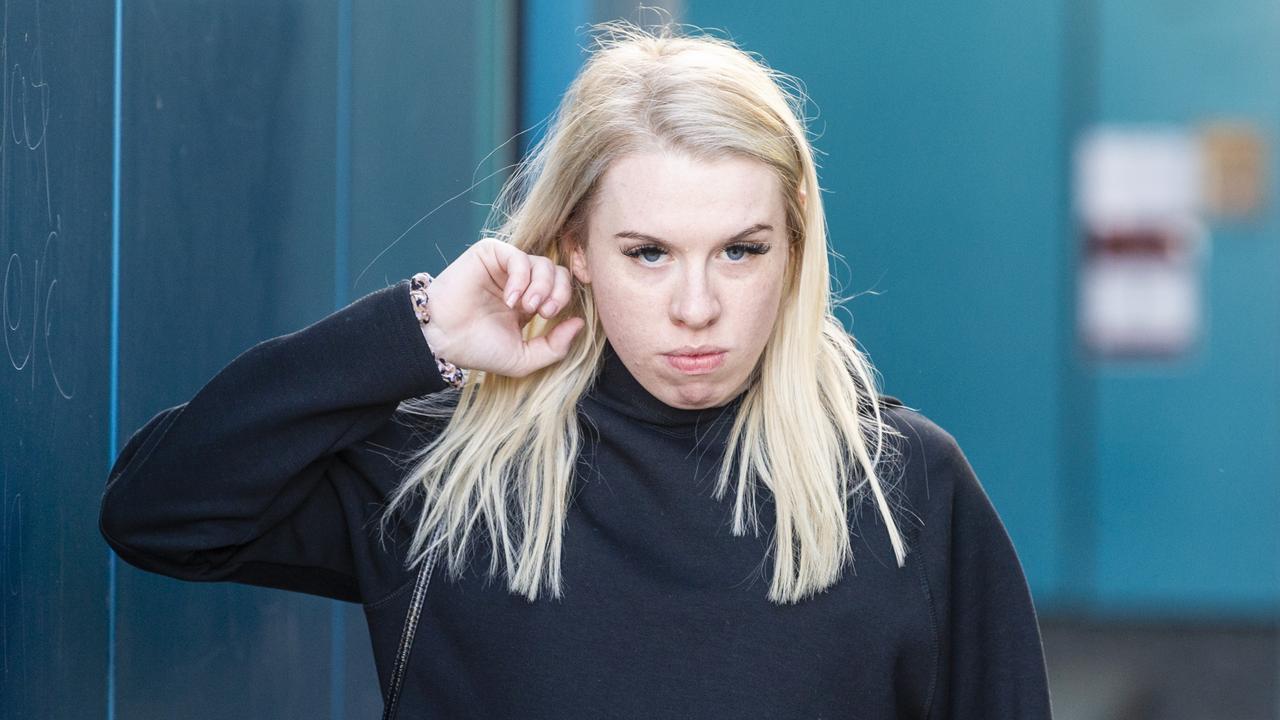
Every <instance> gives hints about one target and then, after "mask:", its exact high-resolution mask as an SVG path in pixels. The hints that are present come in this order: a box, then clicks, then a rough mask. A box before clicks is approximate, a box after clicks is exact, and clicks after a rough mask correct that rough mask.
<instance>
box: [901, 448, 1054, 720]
mask: <svg viewBox="0 0 1280 720" xmlns="http://www.w3.org/2000/svg"><path fill="white" fill-rule="evenodd" d="M935 427H936V426H935ZM934 435H935V436H934V438H933V440H934V442H935V443H936V444H935V445H934V447H935V448H937V449H936V450H935V449H933V448H931V450H930V453H931V454H933V453H937V455H936V457H937V458H938V459H937V460H935V461H930V462H929V480H930V483H929V484H930V486H931V487H932V488H933V490H934V492H935V493H937V497H936V499H935V502H936V504H935V505H934V508H933V509H934V512H933V513H932V517H930V518H928V519H927V520H926V525H925V528H924V529H923V531H922V532H923V537H924V538H925V547H924V548H923V551H924V552H925V553H928V555H929V556H930V557H932V558H933V559H934V561H933V562H931V563H930V568H929V573H928V574H929V581H928V582H929V585H930V588H931V594H932V595H933V598H932V600H933V602H934V604H935V609H936V612H937V623H938V627H939V633H938V634H939V638H938V640H939V648H938V650H939V667H938V677H937V681H936V688H935V692H934V696H933V703H932V710H931V712H930V714H929V717H930V718H938V719H946V720H984V719H986V718H1010V719H1011V720H1012V719H1014V718H1016V719H1017V720H1049V718H1051V717H1052V715H1051V711H1050V697H1049V685H1048V679H1047V673H1046V668H1045V659H1044V648H1043V645H1042V641H1041V637H1040V627H1039V623H1038V621H1037V618H1036V611H1035V607H1034V605H1033V603H1032V599H1031V592H1030V589H1029V588H1028V585H1027V580H1026V577H1025V575H1024V574H1023V570H1022V565H1021V563H1020V561H1019V560H1018V556H1017V553H1016V552H1015V550H1014V546H1013V542H1012V541H1011V540H1010V538H1009V534H1008V532H1007V531H1006V530H1005V526H1004V523H1003V522H1002V521H1001V520H1000V517H999V515H998V514H997V513H996V510H995V507H994V506H993V505H992V504H991V500H990V498H989V497H988V496H987V493H986V491H985V490H984V489H983V487H982V484H981V483H980V482H979V480H978V477H977V475H976V474H975V473H974V471H973V467H972V466H971V465H970V464H969V461H968V459H967V458H966V457H965V455H964V453H963V452H962V451H961V449H960V447H959V445H958V444H956V441H955V439H954V438H953V437H952V436H951V435H950V434H948V433H946V432H945V431H941V430H938V431H936V433H934ZM944 488H945V489H946V491H945V492H938V491H939V490H941V489H944Z"/></svg>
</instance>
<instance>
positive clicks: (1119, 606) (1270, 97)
mask: <svg viewBox="0 0 1280 720" xmlns="http://www.w3.org/2000/svg"><path fill="white" fill-rule="evenodd" d="M1099 7H1100V16H1099V17H1100V24H1099V27H1100V30H1101V32H1100V36H1099V49H1100V56H1101V62H1100V69H1101V73H1100V82H1099V85H1098V100H1097V103H1098V109H1099V113H1098V114H1099V119H1100V120H1101V121H1106V122H1118V123H1147V122H1155V123H1175V124H1179V125H1184V126H1186V127H1189V128H1190V127H1194V126H1195V124H1197V123H1199V122H1201V121H1205V120H1210V119H1214V118H1228V119H1236V120H1245V121H1250V122H1253V123H1255V124H1256V127H1257V129H1258V130H1259V131H1261V132H1262V133H1263V134H1264V135H1266V136H1268V137H1269V140H1270V142H1271V143H1272V144H1271V151H1270V157H1269V158H1268V161H1267V163H1266V165H1267V173H1268V175H1269V177H1270V178H1272V179H1273V180H1272V182H1271V183H1270V186H1269V188H1268V191H1267V195H1266V198H1265V206H1264V208H1263V211H1262V212H1261V213H1260V214H1259V216H1258V217H1257V218H1256V220H1253V221H1249V222H1230V223H1228V222H1222V221H1211V222H1210V225H1209V230H1210V234H1211V239H1210V247H1211V252H1210V254H1209V257H1208V262H1207V264H1206V265H1205V270H1204V275H1203V280H1202V284H1201V288H1202V292H1203V294H1204V298H1205V316H1204V331H1205V332H1204V336H1203V340H1202V342H1201V344H1200V345H1199V346H1198V347H1197V348H1196V349H1195V351H1194V352H1192V353H1191V354H1190V355H1189V356H1188V357H1186V358H1184V359H1181V360H1179V361H1176V362H1173V363H1159V364H1157V363H1110V364H1105V365H1101V366H1099V368H1098V391H1099V404H1098V426H1097V436H1096V441H1095V446H1096V451H1097V455H1098V458H1099V461H1098V473H1099V487H1100V495H1099V499H1098V500H1099V505H1098V511H1099V514H1098V525H1099V533H1100V535H1099V537H1100V546H1099V548H1100V552H1099V556H1098V568H1097V571H1098V572H1097V602H1098V604H1099V607H1100V609H1103V610H1105V611H1106V612H1108V613H1116V614H1121V613H1122V614H1134V615H1144V616H1150V615H1178V616H1215V615H1224V614H1229V615H1233V616H1238V617H1255V616H1256V617H1271V618H1275V617H1277V616H1280V480H1278V478H1280V359H1278V358H1277V354H1278V353H1280V322H1277V317H1278V315H1277V308H1280V274H1278V273H1277V268H1280V215H1278V214H1277V205H1278V204H1280V203H1278V201H1280V195H1278V194H1277V193H1278V189H1277V184H1276V183H1275V182H1274V178H1275V177H1277V173H1276V170H1277V167H1276V160H1275V149H1276V142H1277V140H1280V136H1278V135H1277V133H1276V130H1277V129H1280V93H1277V86H1276V81H1277V78H1280V5H1277V4H1276V3H1275V2H1273V1H1271V0H1232V1H1231V2H1225V3H1196V2H1189V1H1188V0H1178V1H1175V2H1166V1H1163V0H1162V1H1159V2H1157V1H1156V0H1105V1H1103V2H1101V4H1100V6H1099Z"/></svg>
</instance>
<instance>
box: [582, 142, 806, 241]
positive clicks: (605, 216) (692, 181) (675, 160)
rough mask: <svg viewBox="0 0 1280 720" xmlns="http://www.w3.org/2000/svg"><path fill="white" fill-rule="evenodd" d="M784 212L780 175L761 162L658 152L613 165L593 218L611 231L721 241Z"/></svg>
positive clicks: (607, 230)
mask: <svg viewBox="0 0 1280 720" xmlns="http://www.w3.org/2000/svg"><path fill="white" fill-rule="evenodd" d="M783 211H784V207H783V201H782V193H781V188H780V183H779V181H778V177H777V175H776V174H775V172H774V170H773V168H771V167H769V166H768V165H766V164H765V163H763V162H761V161H759V160H755V159H753V158H746V157H741V156H727V157H723V158H718V159H715V160H700V159H695V158H693V157H691V156H690V155H688V154H686V153H680V152H668V151H658V150H655V151H646V152H642V153H632V154H629V155H625V156H623V157H621V158H619V159H617V160H616V161H614V162H613V163H612V164H611V165H610V167H609V169H608V170H607V171H606V172H605V174H604V177H603V178H601V184H600V194H599V198H598V203H597V205H596V208H595V212H593V213H592V219H593V223H594V224H596V225H597V226H598V227H599V228H600V229H601V230H603V231H605V232H607V233H609V234H613V233H614V232H618V231H622V230H631V231H636V232H643V233H647V234H651V235H655V236H657V237H662V238H667V237H671V238H673V239H680V238H683V239H690V240H693V239H707V240H719V239H722V238H721V236H722V235H724V234H726V233H728V234H731V233H735V232H737V231H739V230H741V229H742V228H743V227H746V226H748V225H751V224H752V223H755V222H769V221H770V220H771V219H772V220H773V221H775V222H776V221H777V220H778V219H779V218H780V217H781V215H782V213H783ZM623 226H625V227H623Z"/></svg>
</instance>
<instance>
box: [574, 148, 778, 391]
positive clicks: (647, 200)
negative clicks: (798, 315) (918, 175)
mask: <svg viewBox="0 0 1280 720" xmlns="http://www.w3.org/2000/svg"><path fill="white" fill-rule="evenodd" d="M600 183H601V184H600V188H599V196H598V198H597V203H596V206H595V209H594V210H593V212H592V213H591V216H590V218H589V219H588V223H587V243H586V245H587V249H586V252H585V253H583V252H582V251H581V250H580V249H577V248H575V249H573V250H572V251H571V260H570V262H571V270H572V271H573V273H574V275H575V276H576V277H577V278H578V280H579V281H580V282H583V283H587V284H589V285H590V286H591V293H592V295H593V297H594V298H595V305H596V308H597V310H598V312H599V315H600V319H601V323H602V324H603V326H604V331H605V335H606V337H608V338H609V342H610V344H612V345H613V347H614V349H615V350H616V351H617V353H618V357H619V359H621V360H622V362H623V364H624V365H626V367H627V369H628V370H629V371H631V374H632V375H634V376H635V378H636V380H638V381H639V382H640V384H641V385H643V386H644V388H645V389H646V390H648V391H649V393H650V394H652V395H653V396H654V397H656V398H658V399H659V400H661V401H662V402H664V403H666V404H667V405H670V406H671V407H676V408H683V409H698V408H708V407H719V406H721V405H724V404H726V403H728V402H729V401H730V400H732V399H733V398H734V397H736V396H737V395H738V394H739V393H741V392H742V391H744V390H746V389H747V385H748V383H749V381H750V376H751V372H752V370H753V369H754V368H755V365H756V361H757V360H758V359H759V357H760V354H761V353H762V352H763V350H764V346H765V343H766V342H767V341H768V339H769V336H770V334H771V333H772V330H773V324H774V320H775V318H776V317H777V315H778V306H779V304H780V301H781V299H782V286H783V278H784V274H785V272H786V268H787V255H788V246H787V241H786V238H787V233H786V214H785V213H786V210H785V207H784V204H783V197H782V191H781V187H780V184H779V181H778V178H777V177H776V176H775V175H774V172H773V170H772V169H771V168H770V167H769V166H768V165H765V164H764V163H762V162H760V161H758V160H753V159H748V158H742V157H730V158H725V159H721V160H716V161H714V162H708V161H703V160H695V159H692V158H691V157H689V156H687V155H684V154H681V153H672V152H661V151H653V152H644V153H634V154H631V155H627V156H624V157H622V158H620V159H618V160H617V161H615V162H614V163H613V164H612V165H611V166H610V167H609V170H608V171H607V172H606V173H605V175H604V176H603V177H602V178H601V181H600ZM690 351H697V352H699V353H702V354H700V355H699V356H696V357H693V358H688V357H686V358H684V359H683V360H681V359H676V358H675V357H674V356H675V355H678V354H680V353H688V352H690Z"/></svg>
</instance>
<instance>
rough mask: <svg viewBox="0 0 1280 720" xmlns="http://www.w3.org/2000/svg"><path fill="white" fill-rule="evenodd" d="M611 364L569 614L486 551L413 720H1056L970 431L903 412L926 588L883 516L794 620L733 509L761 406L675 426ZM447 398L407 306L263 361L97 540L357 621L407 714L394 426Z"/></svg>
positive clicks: (447, 597)
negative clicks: (725, 486)
mask: <svg viewBox="0 0 1280 720" xmlns="http://www.w3.org/2000/svg"><path fill="white" fill-rule="evenodd" d="M606 351H607V352H606V361H605V363H604V367H603V369H602V371H601V373H602V374H601V376H600V379H599V381H598V382H597V383H596V385H595V386H594V387H593V389H592V390H591V391H590V392H589V393H588V394H587V395H586V396H584V397H583V398H582V399H581V401H580V403H579V417H580V419H581V420H584V423H583V427H584V434H583V437H584V443H585V445H584V449H583V451H582V452H583V454H582V455H581V456H580V460H579V462H578V464H577V466H578V471H577V472H575V477H574V487H573V493H572V495H571V496H572V497H573V501H572V503H571V505H570V511H569V515H568V522H567V526H566V530H565V535H564V550H563V556H562V558H563V565H562V571H563V577H564V595H563V597H562V598H561V599H559V600H556V599H553V598H551V596H550V594H549V593H548V592H547V590H546V588H543V590H542V592H541V593H540V595H539V599H538V600H537V601H536V602H532V603H531V602H529V601H528V600H527V599H526V598H525V597H523V596H521V595H514V594H511V593H510V592H508V590H507V588H506V584H505V578H504V576H503V574H502V573H501V571H499V573H498V574H497V575H495V576H494V578H493V579H489V578H488V577H487V574H488V568H489V562H488V557H489V556H488V551H487V549H483V550H482V549H480V548H477V551H476V552H474V553H473V554H472V556H471V564H470V565H469V566H468V568H467V570H466V572H465V573H464V574H463V576H462V578H461V579H460V580H458V581H457V582H456V583H455V582H451V581H450V579H449V578H448V577H447V574H446V567H445V565H446V562H445V559H444V558H443V557H442V558H441V561H440V562H439V563H438V564H437V565H436V568H435V573H434V575H433V576H432V580H431V583H430V586H429V589H428V591H427V596H426V601H425V605H424V607H423V611H422V617H421V621H420V625H419V627H418V630H417V635H416V638H415V640H414V646H413V652H412V655H411V658H410V662H409V667H408V671H407V675H406V679H405V683H404V687H403V689H402V691H401V698H400V709H399V712H400V715H399V717H401V718H406V719H407V718H557V719H560V718H605V717H608V718H676V717H679V718H859V719H861V720H879V719H881V718H885V719H888V718H955V719H957V720H959V719H962V718H963V719H966V720H1004V719H1008V718H1049V717H1050V710H1049V690H1048V684H1047V680H1046V672H1045V662H1044V655H1043V650H1042V646H1041V640H1040V633H1039V628H1038V624H1037V619H1036V614H1035V610H1034V608H1033V605H1032V600H1031V596H1030V593H1029V591H1028V587H1027V583H1026V580H1025V578H1024V576H1023V572H1022V568H1021V565H1020V563H1019V561H1018V558H1017V555H1016V554H1015V552H1014V548H1013V545H1012V543H1011V542H1010V539H1009V536H1008V534H1007V533H1006V531H1005V528H1004V526H1003V524H1002V523H1001V521H1000V519H999V517H998V516H997V514H996V511H995V510H994V508H993V507H992V504H991V502H990V501H989V499H988V497H987V495H986V493H985V492H984V490H983V488H982V486H981V485H980V484H979V482H978V478H977V477H976V476H975V475H974V472H973V469H972V468H971V467H970V465H969V463H968V461H967V460H966V458H965V456H964V454H963V453H962V452H961V450H960V448H959V447H958V446H957V444H956V442H955V439H954V438H953V437H952V436H951V435H950V434H948V433H947V432H946V431H945V430H943V429H941V428H940V427H939V426H938V425H936V424H934V423H933V422H932V421H930V420H929V419H927V418H926V417H925V416H924V415H922V414H920V413H918V412H916V411H912V410H909V409H907V408H904V407H902V405H901V404H900V403H898V402H896V400H894V399H890V402H891V405H890V406H889V407H888V409H887V415H886V417H887V419H888V420H889V422H891V423H893V424H894V426H895V427H897V428H898V429H899V430H900V431H901V432H903V433H904V434H905V435H906V436H907V438H908V439H909V442H908V443H906V444H905V445H904V447H903V455H904V457H903V459H902V464H904V465H905V475H904V476H903V478H902V480H901V482H902V483H903V486H902V487H903V492H904V493H905V495H906V497H907V500H908V502H909V507H910V510H911V512H913V513H915V514H916V515H917V516H919V518H920V520H922V521H923V524H922V525H921V524H908V523H903V524H902V526H901V529H902V530H903V532H904V534H905V535H906V541H907V543H908V547H909V549H910V552H909V553H908V555H907V561H906V565H905V567H902V568H899V567H898V566H897V564H896V563H895V561H894V555H893V550H892V547H891V545H890V542H889V535H888V532H887V531H886V529H885V525H884V522H883V520H882V519H881V518H880V515H879V511H878V509H876V507H875V506H874V503H873V502H871V501H868V502H866V503H864V504H863V505H861V506H859V507H858V508H855V509H854V510H852V511H851V527H853V528H854V529H855V530H854V532H855V535H856V536H855V537H854V538H853V543H854V545H853V546H854V566H853V567H852V569H846V571H845V573H844V576H843V578H842V579H841V580H840V581H839V582H838V583H836V584H835V585H833V586H832V587H831V588H829V589H828V590H827V591H826V592H823V593H820V594H818V595H817V596H815V597H814V598H811V599H809V600H805V601H802V602H800V603H799V604H795V605H781V606H780V605H776V604H773V603H771V602H769V600H768V599H767V598H766V597H765V596H766V593H767V591H768V584H769V578H770V573H771V572H772V558H771V557H768V558H767V557H766V554H767V552H768V542H769V536H770V533H771V531H772V529H773V525H772V517H771V516H772V505H771V504H768V503H767V502H762V503H761V506H760V508H759V509H760V510H761V513H760V514H761V518H760V519H761V525H762V531H761V534H760V536H759V537H756V536H755V535H753V534H751V533H750V532H749V533H748V534H747V535H746V536H743V537H736V536H734V535H733V534H732V532H731V526H732V525H731V509H732V499H731V498H732V496H733V493H732V492H730V493H727V494H726V497H725V499H724V500H723V501H718V500H716V499H715V498H714V497H713V496H712V490H713V488H714V485H715V479H716V471H717V469H718V467H719V463H720V461H721V459H722V454H721V453H723V451H724V447H725V441H726V439H727V435H728V433H727V430H728V425H729V420H730V419H731V412H732V410H733V409H734V408H735V407H736V406H737V404H738V403H739V402H740V400H741V397H742V396H739V397H738V398H736V399H735V400H734V401H733V402H732V403H730V404H729V405H727V406H725V407H721V408H712V409H705V410H685V409H679V408H672V407H669V406H667V405H666V404H664V403H662V402H661V401H660V400H658V399H657V398H656V397H654V396H653V395H651V394H650V393H648V392H647V391H646V390H645V389H644V387H643V386H642V385H640V383H639V382H638V381H637V380H636V379H635V378H634V377H633V376H632V375H631V374H630V373H629V372H628V371H627V369H626V367H625V366H624V365H623V364H622V362H621V361H620V360H619V359H618V357H617V355H616V354H615V353H614V352H613V351H612V348H611V347H607V348H606ZM445 387H446V384H445V382H444V380H443V379H442V378H441V377H440V374H439V372H438V371H437V369H436V366H435V363H434V361H433V359H432V355H431V350H430V348H429V347H428V345H427V343H426V340H425V339H424V338H423V335H422V332H421V330H420V329H419V325H418V321H417V318H416V317H415V315H414V312H413V308H412V304H411V302H410V299H409V281H408V280H402V281H400V282H398V283H396V284H395V285H392V286H389V287H386V288H383V289H380V290H377V291H374V292H372V293H370V294H368V295H366V296H364V297H362V298H360V299H359V300H356V301H355V302H353V303H351V304H350V305H348V306H347V307H345V308H343V309H341V310H339V311H337V312H334V313H332V314H331V315H329V316H328V317H326V318H324V319H322V320H320V321H318V322H316V323H314V324H312V325H310V326H308V327H306V328H303V329H302V330H299V331H297V332H293V333H290V334H286V335H283V336H280V337H276V338H272V339H269V340H266V341H264V342H261V343H259V344H257V345H255V346H254V347H252V348H250V349H248V350H246V351H245V352H244V353H242V354H241V355H240V356H238V357H237V358H236V359H235V360H234V361H232V362H231V363H230V364H229V365H227V367H225V368H224V369H223V370H221V371H220V372H219V373H218V374H217V375H216V376H215V377H214V378H213V379H212V380H210V381H209V382H208V383H207V384H206V385H205V386H204V387H203V388H202V389H201V390H200V391H199V392H198V393H197V394H196V395H195V397H193V398H192V399H191V400H190V401H188V402H186V403H183V404H181V405H178V406H176V407H172V408H169V409H167V410H163V411H161V412H160V413H159V414H157V415H156V416H155V417H154V418H152V419H151V420H150V421H148V422H147V423H146V425H144V426H143V427H142V428H141V429H139V430H138V431H137V432H136V433H134V434H133V436H132V437H131V438H130V439H129V441H128V443H127V444H126V446H125V448H124V450H123V451H122V452H121V453H120V456H119V457H118V458H117V460H116V462H115V465H114V467H113V468H112V470H111V473H110V477H109V479H108V483H107V487H106V491H105V493H104V495H103V498H102V510H101V518H100V520H101V531H102V534H103V536H104V537H105V538H106V540H107V542H108V543H109V544H110V546H111V547H112V548H113V549H114V550H115V551H116V552H117V553H118V554H119V556H120V557H121V558H122V559H124V560H125V561H126V562H128V563H130V564H131V565H134V566H136V567H138V568H141V569H143V570H148V571H151V572H156V573H161V574H164V575H168V576H171V577H175V578H180V579H183V580H194V581H234V582H241V583H247V584H251V585H260V586H267V587H273V588H281V589H286V590H294V591H298V592H305V593H311V594H315V595H321V596H325V597H330V598H337V599H339V600H345V601H349V602H358V603H362V604H363V606H364V610H365V615H366V618H367V620H368V625H369V633H370V637H371V639H372V643H373V654H374V658H375V661H376V664H377V670H378V676H379V679H380V682H381V683H382V686H383V692H384V694H385V693H386V691H387V690H386V688H387V685H388V681H389V677H388V676H389V674H390V671H391V667H392V662H393V656H394V654H395V651H396V648H397V645H398V643H399V640H400V635H401V631H402V629H403V624H404V620H405V614H406V610H407V608H408V602H409V598H410V595H411V592H410V591H411V589H412V586H413V580H414V576H413V573H411V572H410V571H407V570H406V569H404V567H403V563H404V553H405V550H406V549H407V535H406V534H405V532H406V531H407V525H406V526H403V527H401V534H400V535H397V536H394V537H393V538H392V539H389V540H388V541H387V542H385V543H379V540H378V529H377V525H378V523H377V520H376V515H377V513H378V510H380V509H381V508H382V507H383V505H384V503H385V500H386V497H387V495H388V493H389V492H390V491H391V489H392V488H393V487H394V486H395V485H396V483H397V481H398V480H399V479H400V478H401V477H402V475H403V473H404V465H403V464H402V463H401V464H397V462H396V461H395V455H396V453H402V452H408V451H410V450H412V449H413V447H414V445H413V443H425V441H426V437H425V436H424V435H423V434H422V433H421V432H419V433H413V432H412V430H411V428H410V425H411V424H412V422H413V420H409V419H407V418H406V417H403V415H404V413H403V411H400V410H398V408H397V406H398V403H399V401H401V400H402V399H406V398H410V397H416V396H421V395H425V394H428V393H433V392H437V391H440V390H443V389H444V388H445ZM416 447H421V445H417V446H416ZM731 490H732V488H731ZM766 494H767V493H766ZM419 503H420V501H419ZM417 509H418V510H420V504H419V506H418V508H417ZM482 536H483V533H482ZM485 541H486V542H487V538H485Z"/></svg>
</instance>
